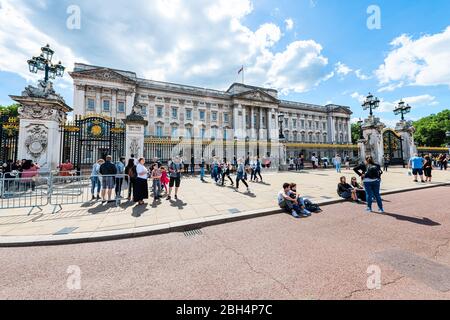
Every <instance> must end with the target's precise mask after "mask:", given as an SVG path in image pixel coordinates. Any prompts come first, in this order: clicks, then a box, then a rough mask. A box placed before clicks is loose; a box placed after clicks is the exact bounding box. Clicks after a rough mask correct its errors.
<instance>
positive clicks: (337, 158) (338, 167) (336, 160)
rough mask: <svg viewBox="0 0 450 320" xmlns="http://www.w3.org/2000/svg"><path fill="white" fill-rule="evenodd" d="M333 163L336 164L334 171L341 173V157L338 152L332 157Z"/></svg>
mask: <svg viewBox="0 0 450 320" xmlns="http://www.w3.org/2000/svg"><path fill="white" fill-rule="evenodd" d="M334 165H335V166H336V172H337V173H341V166H342V158H341V156H340V155H338V154H337V155H336V156H335V157H334Z"/></svg>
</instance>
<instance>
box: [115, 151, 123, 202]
mask: <svg viewBox="0 0 450 320" xmlns="http://www.w3.org/2000/svg"><path fill="white" fill-rule="evenodd" d="M116 169H117V176H116V199H120V198H122V196H121V193H122V185H123V180H124V178H125V158H124V157H121V158H120V161H118V162H116Z"/></svg>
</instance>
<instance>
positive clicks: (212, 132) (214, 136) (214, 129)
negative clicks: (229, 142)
mask: <svg viewBox="0 0 450 320" xmlns="http://www.w3.org/2000/svg"><path fill="white" fill-rule="evenodd" d="M211 139H217V128H216V127H214V128H212V129H211Z"/></svg>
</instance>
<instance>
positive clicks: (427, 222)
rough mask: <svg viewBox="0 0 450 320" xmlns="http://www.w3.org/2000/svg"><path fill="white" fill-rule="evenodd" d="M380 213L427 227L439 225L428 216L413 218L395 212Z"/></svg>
mask: <svg viewBox="0 0 450 320" xmlns="http://www.w3.org/2000/svg"><path fill="white" fill-rule="evenodd" d="M380 215H383V216H389V217H392V218H395V219H397V220H400V221H408V222H412V223H416V224H420V225H423V226H429V227H436V226H440V225H441V224H440V223H438V222H435V221H433V220H431V219H429V218H426V217H423V218H422V219H419V218H414V217H408V216H403V215H400V214H396V213H389V212H385V213H380Z"/></svg>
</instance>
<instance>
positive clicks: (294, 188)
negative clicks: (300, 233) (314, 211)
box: [289, 183, 311, 217]
mask: <svg viewBox="0 0 450 320" xmlns="http://www.w3.org/2000/svg"><path fill="white" fill-rule="evenodd" d="M289 188H290V189H291V191H290V196H291V198H293V199H296V200H297V203H298V206H299V207H300V212H301V214H303V216H308V217H309V216H311V211H308V210H307V209H306V206H305V199H304V198H303V197H301V196H300V194H299V193H297V184H295V183H291V184H290V186H289Z"/></svg>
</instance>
